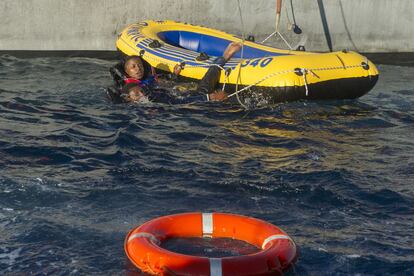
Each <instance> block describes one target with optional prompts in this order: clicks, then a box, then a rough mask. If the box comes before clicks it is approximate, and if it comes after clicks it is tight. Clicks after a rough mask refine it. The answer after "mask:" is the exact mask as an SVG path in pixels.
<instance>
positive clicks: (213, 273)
mask: <svg viewBox="0 0 414 276" xmlns="http://www.w3.org/2000/svg"><path fill="white" fill-rule="evenodd" d="M208 260H209V261H210V276H222V271H223V269H222V267H221V259H220V258H209V259H208Z"/></svg>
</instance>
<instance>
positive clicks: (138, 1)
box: [0, 0, 414, 52]
mask: <svg viewBox="0 0 414 276" xmlns="http://www.w3.org/2000/svg"><path fill="white" fill-rule="evenodd" d="M238 3H240V6H241V10H242V18H243V22H244V24H243V26H242V24H241V20H240V15H239V12H238ZM275 5H276V0H226V1H224V0H204V1H203V0H151V1H149V0H88V1H85V0H0V23H1V24H0V50H114V49H115V40H116V36H117V34H118V33H119V32H120V31H121V30H122V29H123V28H124V27H125V26H126V25H128V24H130V23H133V22H136V21H141V20H145V19H171V20H178V21H186V22H188V23H193V24H198V25H204V26H208V27H212V28H217V29H221V30H224V31H227V32H231V33H235V34H239V35H240V34H242V33H245V34H254V35H255V36H256V38H257V39H256V40H262V39H263V38H264V37H266V36H267V35H268V34H270V33H272V32H273V30H274V24H275V23H274V21H275ZM291 6H293V9H292V8H291ZM292 11H293V13H292ZM293 16H294V17H293ZM413 17H414V1H413V0H284V1H283V8H282V21H281V25H280V31H281V33H282V34H284V35H285V36H286V38H287V39H288V41H289V42H290V43H291V44H293V45H295V44H297V43H298V42H299V41H300V40H301V39H304V36H305V35H306V36H307V42H306V48H307V49H308V50H314V51H315V50H316V51H326V50H329V49H330V48H332V49H333V50H337V49H344V48H347V49H354V50H357V51H361V52H414V24H413V22H414V20H413ZM293 18H294V19H295V20H296V23H297V24H298V25H299V26H300V27H301V29H302V31H303V34H302V35H296V34H294V33H293V32H292V31H289V30H288V25H289V22H292V21H293ZM270 43H271V44H273V45H275V46H283V47H285V45H284V43H282V41H281V40H280V39H274V38H273V39H272V40H270Z"/></svg>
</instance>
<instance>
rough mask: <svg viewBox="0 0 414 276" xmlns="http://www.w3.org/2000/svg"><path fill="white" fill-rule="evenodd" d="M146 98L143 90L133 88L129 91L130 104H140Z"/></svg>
mask: <svg viewBox="0 0 414 276" xmlns="http://www.w3.org/2000/svg"><path fill="white" fill-rule="evenodd" d="M144 98H145V95H144V93H142V91H141V89H140V88H139V87H138V86H137V87H133V88H131V89H130V90H129V93H128V100H129V101H130V102H140V101H141V100H143V99H144Z"/></svg>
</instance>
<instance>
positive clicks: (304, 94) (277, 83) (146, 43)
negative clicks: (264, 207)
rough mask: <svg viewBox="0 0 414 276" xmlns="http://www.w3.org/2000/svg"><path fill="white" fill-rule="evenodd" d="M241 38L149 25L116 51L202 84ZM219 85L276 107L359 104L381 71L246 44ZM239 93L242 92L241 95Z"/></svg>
mask: <svg viewBox="0 0 414 276" xmlns="http://www.w3.org/2000/svg"><path fill="white" fill-rule="evenodd" d="M232 41H238V42H241V41H242V40H241V38H239V37H237V36H235V35H231V34H228V33H225V32H222V31H218V30H214V29H210V28H206V27H201V26H195V25H191V24H187V23H180V22H175V21H144V22H139V23H135V24H132V25H130V26H128V27H127V28H126V29H124V30H123V31H122V33H121V34H120V35H119V38H118V40H117V42H116V46H117V48H118V49H119V50H120V51H121V52H123V53H124V54H126V55H139V56H141V57H142V58H143V59H144V60H146V61H147V62H148V63H149V64H151V66H153V67H155V68H157V69H159V70H163V71H168V72H172V71H173V68H174V66H175V65H177V64H180V63H184V64H185V66H184V69H183V70H182V71H181V75H182V76H184V77H187V78H191V79H195V80H200V79H201V78H202V77H203V76H204V74H205V73H206V71H207V69H208V68H209V66H211V65H212V62H213V60H214V59H215V58H216V57H218V56H221V55H222V53H223V51H224V49H225V48H226V47H227V45H228V44H229V43H230V42H232ZM224 69H225V70H222V72H221V76H220V83H221V84H226V91H227V92H228V93H229V94H231V93H234V92H236V93H235V94H233V95H231V96H234V95H236V94H237V95H240V96H244V97H248V96H249V95H250V94H251V93H260V94H261V95H263V96H264V97H265V98H266V100H268V101H269V102H271V103H276V102H284V101H293V100H299V99H312V100H318V99H354V98H357V97H360V96H362V95H364V94H365V93H367V92H368V91H369V90H371V89H372V87H373V86H374V85H375V83H376V82H377V80H378V75H379V73H378V70H377V68H376V66H375V65H374V64H373V63H372V62H371V61H369V60H368V59H367V58H366V57H364V56H362V55H360V54H358V53H355V52H352V51H345V50H344V51H339V52H330V53H313V52H305V51H293V50H281V49H277V48H273V47H270V46H267V45H263V44H259V43H255V42H252V41H243V48H242V51H240V52H239V53H237V54H236V55H235V56H234V57H233V58H232V59H231V60H230V61H229V62H227V64H226V65H225V66H224ZM236 90H237V91H236Z"/></svg>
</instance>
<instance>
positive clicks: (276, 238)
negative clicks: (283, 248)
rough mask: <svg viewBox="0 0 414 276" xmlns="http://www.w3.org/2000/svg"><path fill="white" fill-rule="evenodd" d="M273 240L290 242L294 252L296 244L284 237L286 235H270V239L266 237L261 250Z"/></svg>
mask: <svg viewBox="0 0 414 276" xmlns="http://www.w3.org/2000/svg"><path fill="white" fill-rule="evenodd" d="M274 240H289V241H291V242H292V244H293V245H294V247H295V250H296V244H295V242H294V241H293V240H292V239H291V238H290V237H289V236H286V235H272V236H270V237H267V238H266V239H265V240H264V241H263V244H262V249H265V247H266V245H267V244H268V243H269V242H271V241H274Z"/></svg>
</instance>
